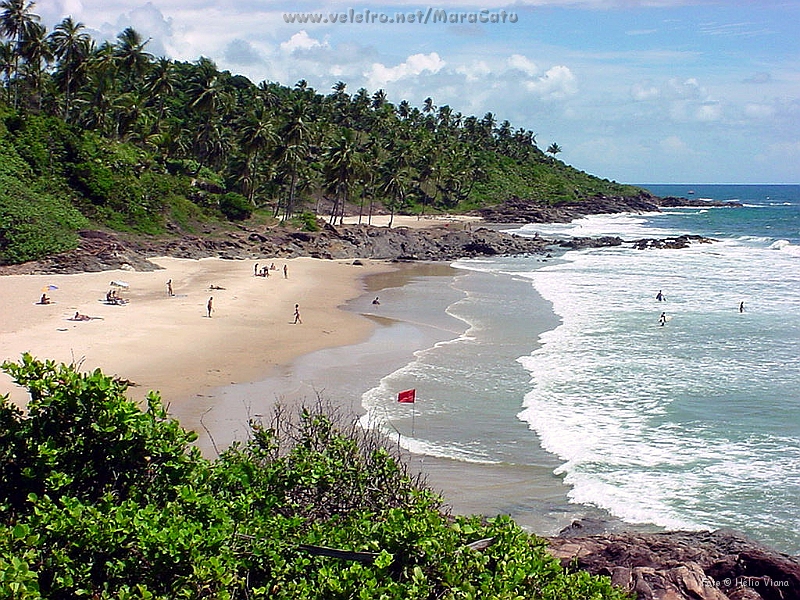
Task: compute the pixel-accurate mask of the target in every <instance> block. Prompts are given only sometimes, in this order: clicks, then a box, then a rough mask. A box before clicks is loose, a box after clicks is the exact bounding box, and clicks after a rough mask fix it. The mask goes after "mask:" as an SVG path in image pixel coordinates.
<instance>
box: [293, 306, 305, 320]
mask: <svg viewBox="0 0 800 600" xmlns="http://www.w3.org/2000/svg"><path fill="white" fill-rule="evenodd" d="M294 322H295V324H297V323H300V325H302V324H303V320H302V319H301V318H300V305H299V304H295V305H294Z"/></svg>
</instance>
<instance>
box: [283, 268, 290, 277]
mask: <svg viewBox="0 0 800 600" xmlns="http://www.w3.org/2000/svg"><path fill="white" fill-rule="evenodd" d="M283 278H284V279H289V265H283Z"/></svg>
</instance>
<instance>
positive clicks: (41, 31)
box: [21, 23, 55, 110]
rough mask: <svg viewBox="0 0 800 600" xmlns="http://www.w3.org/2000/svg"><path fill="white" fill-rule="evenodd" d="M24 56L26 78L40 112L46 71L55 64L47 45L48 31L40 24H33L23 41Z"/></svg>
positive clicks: (50, 49) (53, 56)
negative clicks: (51, 64)
mask: <svg viewBox="0 0 800 600" xmlns="http://www.w3.org/2000/svg"><path fill="white" fill-rule="evenodd" d="M21 52H22V56H23V58H24V59H25V68H24V71H25V76H26V79H28V80H29V81H30V85H31V88H32V89H33V92H34V94H35V96H36V98H37V102H38V106H39V110H41V108H42V84H43V79H44V74H45V69H46V68H47V67H48V65H50V63H52V62H53V60H54V59H55V55H54V54H53V49H52V48H51V47H50V44H48V43H47V29H46V28H45V27H44V25H40V24H39V23H32V24H31V26H30V28H29V29H28V34H27V36H26V37H25V39H24V40H23V41H22V48H21Z"/></svg>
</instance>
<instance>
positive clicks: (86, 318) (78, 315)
mask: <svg viewBox="0 0 800 600" xmlns="http://www.w3.org/2000/svg"><path fill="white" fill-rule="evenodd" d="M102 318H103V317H90V316H89V315H84V314H82V313H79V312H78V311H77V310H76V311H75V316H74V317H71V318H70V319H69V320H70V321H91V320H93V319H102Z"/></svg>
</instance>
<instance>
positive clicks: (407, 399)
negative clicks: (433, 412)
mask: <svg viewBox="0 0 800 600" xmlns="http://www.w3.org/2000/svg"><path fill="white" fill-rule="evenodd" d="M416 395H417V390H404V391H402V392H400V393H399V394H397V401H398V402H403V403H406V404H414V399H415V397H416Z"/></svg>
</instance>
